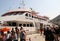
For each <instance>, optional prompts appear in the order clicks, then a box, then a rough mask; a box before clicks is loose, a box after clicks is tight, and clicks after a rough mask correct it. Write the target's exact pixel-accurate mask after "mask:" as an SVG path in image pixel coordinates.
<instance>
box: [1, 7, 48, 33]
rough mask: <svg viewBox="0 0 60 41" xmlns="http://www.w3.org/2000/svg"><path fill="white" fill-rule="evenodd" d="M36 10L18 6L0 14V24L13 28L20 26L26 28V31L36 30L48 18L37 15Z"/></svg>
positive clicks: (41, 26) (43, 24)
mask: <svg viewBox="0 0 60 41" xmlns="http://www.w3.org/2000/svg"><path fill="white" fill-rule="evenodd" d="M37 14H38V12H36V11H34V10H31V9H25V8H18V9H15V10H9V11H8V12H6V13H4V14H3V15H2V16H1V20H0V21H1V22H2V24H1V25H3V26H4V25H6V26H7V27H10V28H12V27H13V28H14V27H18V28H20V27H21V26H22V27H23V28H24V29H25V30H26V32H36V31H37V30H39V29H40V28H43V27H44V26H45V25H47V23H48V21H47V20H48V18H47V17H43V16H39V15H37Z"/></svg>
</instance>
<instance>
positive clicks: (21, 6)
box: [19, 0, 25, 8]
mask: <svg viewBox="0 0 60 41" xmlns="http://www.w3.org/2000/svg"><path fill="white" fill-rule="evenodd" d="M24 7H25V3H24V0H20V7H19V8H24Z"/></svg>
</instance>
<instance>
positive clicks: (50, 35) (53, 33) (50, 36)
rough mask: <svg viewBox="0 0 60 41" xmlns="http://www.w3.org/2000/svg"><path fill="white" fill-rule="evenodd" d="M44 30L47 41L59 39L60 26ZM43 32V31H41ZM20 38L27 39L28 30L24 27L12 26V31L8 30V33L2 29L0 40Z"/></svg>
mask: <svg viewBox="0 0 60 41" xmlns="http://www.w3.org/2000/svg"><path fill="white" fill-rule="evenodd" d="M41 31H43V32H44V36H45V41H59V39H58V37H59V36H60V28H59V27H56V28H50V27H46V28H44V30H41ZM41 34H42V32H41ZM19 38H20V41H26V32H25V30H24V29H23V27H20V29H19V28H18V27H15V28H12V30H11V31H7V33H4V32H3V31H0V41H18V40H19Z"/></svg>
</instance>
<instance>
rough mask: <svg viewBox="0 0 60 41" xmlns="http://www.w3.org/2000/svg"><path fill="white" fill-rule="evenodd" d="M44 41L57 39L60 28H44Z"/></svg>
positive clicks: (57, 40) (59, 34)
mask: <svg viewBox="0 0 60 41" xmlns="http://www.w3.org/2000/svg"><path fill="white" fill-rule="evenodd" d="M44 35H45V41H59V39H58V37H59V36H60V28H59V27H56V28H54V27H53V28H49V27H47V28H44Z"/></svg>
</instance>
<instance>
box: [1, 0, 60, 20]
mask: <svg viewBox="0 0 60 41" xmlns="http://www.w3.org/2000/svg"><path fill="white" fill-rule="evenodd" d="M20 1H21V0H0V16H1V15H2V14H4V13H5V12H7V11H8V10H11V9H17V8H18V7H19V6H21V4H20ZM24 2H25V7H26V8H32V9H33V10H35V11H36V12H39V14H38V15H42V16H47V17H49V18H50V19H53V18H55V17H56V16H58V15H60V0H24Z"/></svg>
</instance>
